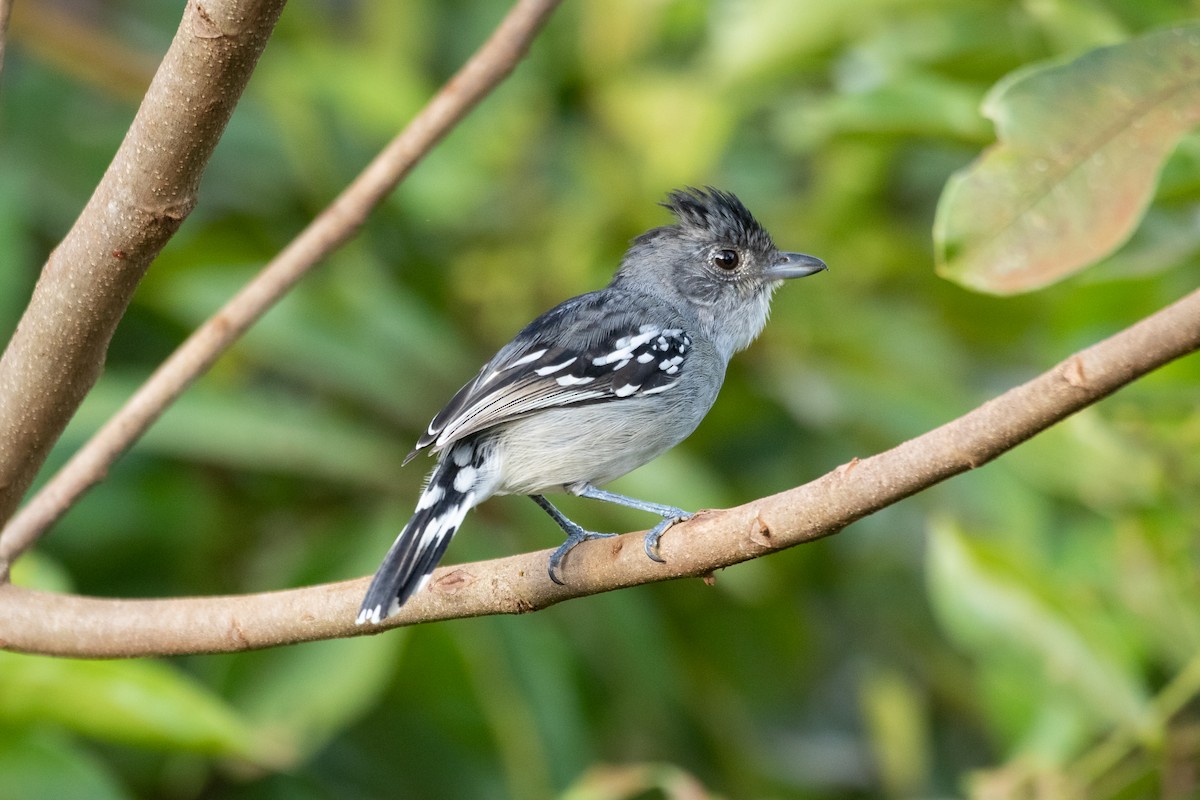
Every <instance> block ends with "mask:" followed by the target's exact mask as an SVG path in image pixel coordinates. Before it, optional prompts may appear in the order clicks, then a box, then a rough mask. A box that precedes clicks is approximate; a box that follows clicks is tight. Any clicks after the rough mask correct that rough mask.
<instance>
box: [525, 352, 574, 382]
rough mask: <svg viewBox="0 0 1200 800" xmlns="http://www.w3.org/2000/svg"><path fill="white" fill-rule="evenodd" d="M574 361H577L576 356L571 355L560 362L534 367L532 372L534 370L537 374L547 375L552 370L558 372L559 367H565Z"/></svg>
mask: <svg viewBox="0 0 1200 800" xmlns="http://www.w3.org/2000/svg"><path fill="white" fill-rule="evenodd" d="M576 361H578V358H577V357H576V356H571V357H570V358H568V359H567V360H566V361H563V362H562V363H561V364H549V365H547V366H545V367H542V368H541V369H535V370H534V372H536V373H537V374H538V375H541V376H543V377H545V376H546V375H549V374H551V373H553V372H558V371H559V370H560V369H565V368H566V367H569V366H571V365H572V364H574V363H575V362H576Z"/></svg>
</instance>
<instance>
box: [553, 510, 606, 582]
mask: <svg viewBox="0 0 1200 800" xmlns="http://www.w3.org/2000/svg"><path fill="white" fill-rule="evenodd" d="M572 524H574V523H572ZM616 535H617V534H615V533H596V532H595V531H585V530H584V529H583V528H581V527H579V526H578V525H575V526H574V530H572V531H570V532H569V533H568V534H567V540H566V541H565V542H563V543H562V544H560V545H559V546H558V549H557V550H555V551H554V552H553V553H551V554H550V565H549V568H548V569H547V570H546V571H547V572H548V573H549V575H550V580H552V581H554V582H555V583H557V584H558V585H559V586H566V583H565V582H564V581H563V579H562V578H561V577H560V576H561V571H562V560H563V557H564V556H566V554H567V553H569V552H571V550H572V549H573V548H574V547H575V545H577V544H579V543H580V542H586V541H587V540H589V539H611V538H612V537H614V536H616Z"/></svg>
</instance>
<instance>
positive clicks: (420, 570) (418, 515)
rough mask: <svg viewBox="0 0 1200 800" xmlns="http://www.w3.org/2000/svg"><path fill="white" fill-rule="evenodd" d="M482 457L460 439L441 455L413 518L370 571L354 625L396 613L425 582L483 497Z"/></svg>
mask: <svg viewBox="0 0 1200 800" xmlns="http://www.w3.org/2000/svg"><path fill="white" fill-rule="evenodd" d="M481 460H482V459H481V458H480V453H479V452H478V448H476V447H474V446H473V445H472V444H470V443H463V444H460V445H458V446H457V447H455V448H454V449H453V450H451V451H450V452H449V453H447V454H446V455H444V456H443V458H442V459H441V462H440V463H439V464H438V466H437V468H436V469H434V471H433V474H432V475H431V476H430V478H429V483H428V484H427V485H426V486H425V490H424V491H423V492H422V493H421V499H420V500H419V501H418V502H417V510H416V512H415V513H414V514H413V516H412V519H410V520H409V521H408V524H407V525H405V526H404V529H403V530H401V531H400V535H399V536H397V537H396V541H395V542H394V543H393V544H392V547H391V549H390V550H388V553H387V555H386V556H384V559H383V563H382V564H381V565H380V566H379V569H378V570H376V572H375V578H374V580H372V581H371V586H370V588H368V589H367V594H366V597H364V599H363V602H362V607H361V608H360V609H359V612H358V619H357V622H358V624H359V625H362V624H363V623H366V622H371V623H375V624H378V623H379V622H380V621H382V620H383V619H385V618H387V617H389V616H391V615H392V614H395V613H396V612H397V611H398V610H399V609H400V606H402V605H404V603H405V602H407V601H408V599H409V598H410V597H412V596H413V595H414V594H416V593H417V592H419V591H420V590H421V588H422V587H423V586H424V585H425V583H426V581H428V579H429V576H430V574H431V573H432V572H433V570H434V567H436V566H437V564H438V562H439V561H441V559H442V556H443V555H444V554H445V552H446V548H447V547H449V546H450V539H451V538H453V536H454V533H455V531H457V530H458V528H459V526H460V525H461V524H462V521H463V517H465V516H466V514H467V512H468V511H470V510H471V508H473V507H474V506H475V505H476V504H477V503H479V502H480V501H481V500H483V499H484V498H482V497H479V496H478V490H479V480H480V477H481V476H482V472H481V470H480V467H481V466H482V464H481V463H479V462H480V461H481ZM464 473H469V475H468V476H464ZM463 477H470V478H471V480H463ZM464 484H465V485H464ZM456 486H457V487H462V488H456Z"/></svg>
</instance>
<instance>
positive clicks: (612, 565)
mask: <svg viewBox="0 0 1200 800" xmlns="http://www.w3.org/2000/svg"><path fill="white" fill-rule="evenodd" d="M1198 348H1200V290H1198V291H1196V292H1193V293H1192V294H1190V295H1188V296H1187V297H1185V298H1183V299H1182V300H1179V301H1178V302H1176V303H1174V304H1173V305H1171V306H1168V307H1167V308H1165V309H1163V310H1162V311H1159V312H1158V313H1156V314H1154V315H1152V316H1150V317H1148V318H1146V319H1144V320H1142V321H1141V322H1139V323H1137V324H1135V325H1133V326H1131V327H1129V328H1127V329H1125V330H1124V331H1121V332H1120V333H1118V334H1116V335H1114V336H1112V337H1110V338H1108V339H1106V340H1104V341H1103V342H1100V343H1099V344H1096V345H1093V346H1092V347H1090V348H1088V349H1086V350H1083V351H1081V352H1079V353H1076V354H1075V355H1073V356H1071V357H1070V358H1068V359H1067V360H1066V361H1063V362H1062V363H1061V364H1059V365H1058V366H1056V367H1054V368H1053V369H1051V370H1050V371H1048V372H1045V373H1043V374H1042V375H1040V376H1038V377H1036V378H1034V379H1033V380H1031V381H1029V382H1028V383H1025V384H1022V385H1021V386H1018V387H1016V388H1014V389H1011V390H1009V391H1008V392H1006V393H1004V394H1003V395H1001V396H1000V397H997V398H995V399H993V400H990V401H988V402H987V403H985V404H983V405H982V406H980V407H979V408H977V409H975V410H973V411H971V412H970V413H968V414H966V415H965V416H962V417H959V418H958V419H956V420H954V421H953V422H949V423H947V424H946V425H943V426H942V427H940V428H937V429H935V430H933V431H930V432H929V433H926V434H925V435H923V436H920V437H917V438H916V439H912V440H910V441H908V442H905V443H904V444H901V445H900V446H898V447H895V448H893V449H891V450H889V451H887V452H885V453H881V454H879V455H877V456H873V457H871V458H866V459H862V460H854V461H851V462H850V463H849V464H845V465H843V466H841V467H839V468H837V469H835V470H834V471H833V472H830V473H828V474H827V475H825V476H823V477H821V478H818V479H817V480H815V481H813V482H812V483H809V484H806V485H804V486H800V487H798V488H795V489H791V490H789V491H786V492H782V493H780V494H777V495H773V496H771V497H766V498H763V499H761V500H755V501H753V502H751V503H747V504H746V505H743V506H739V507H738V508H734V509H730V510H728V511H716V512H707V513H702V514H699V515H697V516H696V517H694V518H693V519H692V520H691V521H689V522H686V523H682V524H680V525H677V526H676V527H674V528H672V529H671V531H670V532H669V533H668V535H667V536H665V537H664V538H663V542H662V548H661V552H662V554H663V556H664V557H665V558H666V560H667V563H666V564H657V563H655V562H653V561H651V560H650V559H648V558H646V556H645V554H644V553H643V552H642V546H641V545H642V540H641V535H640V534H636V535H635V534H628V535H625V536H621V537H617V538H615V539H608V540H601V541H592V542H587V543H584V544H582V545H580V546H579V547H577V548H575V550H573V551H571V555H570V556H569V557H568V559H569V560H568V563H567V566H566V578H567V580H568V585H567V586H557V585H555V584H553V583H551V582H550V580H549V578H547V577H546V558H547V556H548V555H549V551H548V550H546V551H541V552H537V553H527V554H524V555H519V556H512V557H510V558H502V559H497V560H494V561H485V562H478V563H473V564H461V565H457V566H448V567H442V568H440V569H438V570H437V571H436V572H435V573H434V577H433V580H432V581H431V583H430V586H429V590H428V591H423V592H421V593H419V594H418V595H417V596H416V597H414V598H413V599H412V600H411V601H410V602H409V603H408V604H407V605H405V606H404V608H402V609H401V611H400V613H399V614H398V615H396V616H395V617H392V618H389V619H388V620H387V621H386V622H385V625H384V626H381V627H393V626H399V625H414V624H417V623H421V622H432V621H435V620H444V619H456V618H462V617H475V616H483V615H487V614H498V613H523V612H528V611H536V610H538V609H541V608H545V607H547V606H550V605H553V604H555V603H559V602H562V601H563V600H568V599H570V598H574V597H582V596H586V595H590V594H597V593H599V592H605V591H610V590H613V589H619V588H623V587H626V586H635V585H638V584H643V583H650V582H652V581H660V580H667V579H671V578H682V577H696V576H706V575H709V574H711V573H712V572H713V571H714V570H717V569H720V568H722V567H727V566H730V565H733V564H737V563H740V562H742V561H747V560H749V559H752V558H756V557H758V556H762V555H764V554H766V553H770V552H774V551H776V550H781V549H783V548H786V547H792V546H794V545H797V544H801V543H803V542H808V541H812V540H814V539H818V538H821V537H823V536H828V535H830V534H833V533H837V532H838V531H840V530H841V529H842V528H844V527H845V526H847V525H849V524H850V523H852V522H854V521H855V520H858V519H861V518H862V517H864V516H866V515H868V514H871V513H873V512H875V511H878V510H879V509H881V508H884V507H885V506H888V505H891V504H892V503H895V502H898V501H899V500H902V499H904V498H905V497H908V496H909V495H912V494H915V493H916V492H919V491H921V490H922V489H925V488H928V487H929V486H932V485H933V484H935V483H938V482H940V481H942V480H945V479H946V478H949V477H951V476H953V475H957V474H959V473H961V472H965V471H967V470H969V469H972V468H974V467H978V466H980V465H982V464H985V463H987V462H988V461H991V460H992V459H993V458H995V457H996V456H998V455H1000V454H1001V453H1004V452H1005V451H1007V450H1010V449H1012V448H1013V447H1015V446H1016V445H1018V444H1020V443H1021V442H1023V441H1025V440H1026V439H1028V438H1030V437H1031V436H1034V435H1035V434H1037V433H1039V432H1040V431H1043V430H1045V429H1046V428H1048V427H1050V426H1051V425H1053V424H1054V423H1056V422H1058V421H1059V420H1061V419H1063V418H1064V417H1067V416H1069V415H1070V414H1072V413H1074V412H1076V411H1078V410H1080V409H1081V408H1084V407H1086V406H1088V405H1090V404H1092V403H1095V402H1096V401H1098V400H1100V399H1101V398H1103V397H1106V396H1107V395H1109V394H1111V393H1112V392H1114V391H1116V390H1117V389H1119V388H1121V387H1122V386H1124V385H1125V384H1127V383H1129V382H1130V381H1132V380H1134V379H1136V378H1138V377H1140V376H1142V375H1145V374H1146V373H1148V372H1150V371H1151V370H1154V369H1156V368H1157V367H1160V366H1162V365H1163V364H1166V363H1167V362H1169V361H1172V360H1174V359H1176V358H1179V357H1181V356H1184V355H1186V354H1188V353H1191V352H1193V351H1195V350H1197V349H1198ZM366 587H367V579H365V578H363V579H358V580H352V581H343V582H341V583H332V584H325V585H321V586H311V587H306V588H302V589H293V590H289V591H282V592H268V593H264V594H254V595H242V596H227V597H205V598H177V599H166V600H109V599H98V598H89V597H80V596H73V595H58V594H51V593H47V592H39V591H34V590H31V589H25V588H21V587H16V586H11V585H6V586H0V645H2V646H3V647H4V648H5V649H9V650H17V651H24V652H31V653H44V654H49V655H61V656H83V657H105V658H109V657H126V656H150V655H174V654H183V653H214V652H230V651H238V650H248V649H254V648H263V647H272V646H275V645H282V644H292V643H295V642H304V641H313V640H317V639H328V638H336V637H345V636H355V635H360V634H364V633H371V632H374V631H376V630H379V629H380V628H375V627H370V628H362V627H357V626H355V624H354V618H355V615H356V613H357V610H358V604H359V601H360V600H361V599H362V595H363V592H364V591H366Z"/></svg>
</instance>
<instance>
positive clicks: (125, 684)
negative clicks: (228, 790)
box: [0, 653, 290, 765]
mask: <svg viewBox="0 0 1200 800" xmlns="http://www.w3.org/2000/svg"><path fill="white" fill-rule="evenodd" d="M0 721H4V722H8V723H13V724H16V725H28V724H31V723H35V722H39V723H54V724H56V725H59V726H62V727H65V728H69V729H71V730H74V731H77V732H79V733H82V734H85V735H87V736H91V737H94V738H97V739H101V740H105V741H111V742H122V743H126V744H135V745H141V746H145V747H153V748H160V749H168V750H185V751H189V752H195V753H203V754H206V755H213V756H223V757H229V758H235V759H238V760H242V761H246V762H250V763H255V764H263V765H278V764H281V763H285V762H286V761H288V760H289V758H290V754H289V753H287V752H285V751H283V750H282V749H281V748H279V747H278V745H277V744H276V743H275V742H273V741H270V740H268V739H267V738H265V737H261V736H257V735H255V734H254V733H253V732H252V731H251V730H250V727H249V726H248V725H247V724H246V723H245V722H244V721H243V720H242V718H241V717H240V716H238V714H237V713H236V712H235V711H234V710H233V709H232V708H230V707H229V706H228V705H227V704H225V702H224V701H222V700H221V699H220V698H219V697H217V696H215V695H214V694H212V693H211V692H210V691H209V690H208V689H206V688H204V687H203V686H201V685H200V684H198V683H197V682H196V681H194V680H192V679H191V678H189V677H188V676H186V675H184V674H183V673H181V672H179V671H178V670H176V669H173V668H171V667H169V666H166V665H164V664H159V663H156V662H153V661H74V660H70V659H62V658H46V657H42V656H27V655H18V654H15V653H0Z"/></svg>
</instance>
